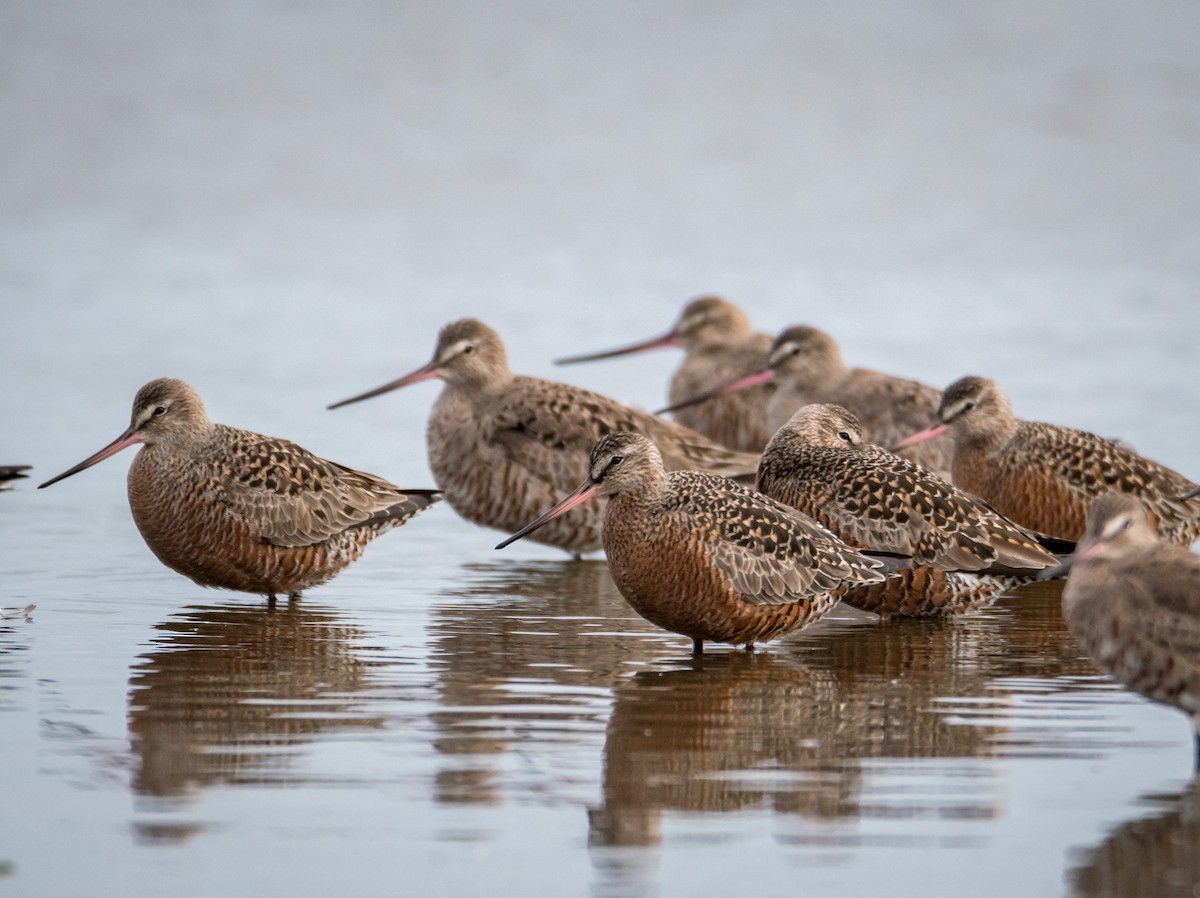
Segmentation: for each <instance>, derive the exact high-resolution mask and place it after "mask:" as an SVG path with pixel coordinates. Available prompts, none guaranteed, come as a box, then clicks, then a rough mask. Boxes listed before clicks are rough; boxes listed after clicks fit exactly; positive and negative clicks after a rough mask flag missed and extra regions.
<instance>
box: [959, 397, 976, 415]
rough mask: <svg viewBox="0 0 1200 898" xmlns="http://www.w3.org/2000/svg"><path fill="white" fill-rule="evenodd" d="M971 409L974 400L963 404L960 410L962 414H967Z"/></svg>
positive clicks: (973, 406) (973, 405)
mask: <svg viewBox="0 0 1200 898" xmlns="http://www.w3.org/2000/svg"><path fill="white" fill-rule="evenodd" d="M973 408H975V400H974V399H972V400H970V401H969V402H964V403H963V407H962V410H963V411H964V412H969V411H970V410H971V409H973Z"/></svg>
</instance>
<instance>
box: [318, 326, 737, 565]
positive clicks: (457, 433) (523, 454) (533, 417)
mask: <svg viewBox="0 0 1200 898" xmlns="http://www.w3.org/2000/svg"><path fill="white" fill-rule="evenodd" d="M435 377H437V378H441V380H442V382H443V384H444V386H443V387H442V392H441V394H440V395H439V396H438V398H437V401H436V402H435V403H434V406H433V411H432V412H431V413H430V416H429V424H428V427H427V429H426V435H425V436H426V445H427V448H428V451H429V466H430V468H432V469H433V476H434V480H436V481H437V485H438V486H439V487H440V488H441V489H443V490H445V493H446V500H447V501H448V502H449V503H450V505H451V506H452V507H453V508H454V510H455V511H457V512H458V513H459V514H460V515H462V516H463V517H464V518H466V519H467V520H469V521H473V522H474V523H476V524H482V525H483V526H485V527H494V528H496V529H498V530H504V531H507V532H510V533H511V532H512V531H513V530H516V529H517V528H518V527H520V526H521V525H522V524H524V523H525V522H526V521H528V520H529V519H530V518H532V517H533V516H534V515H536V514H538V513H539V512H540V511H542V509H544V508H546V507H547V506H549V505H551V504H553V502H554V501H555V500H556V499H557V497H558V496H561V495H562V494H563V493H565V492H567V491H568V490H570V489H571V488H572V487H573V486H574V485H575V482H576V479H577V478H578V477H579V472H580V471H582V470H583V469H584V468H585V467H586V465H587V460H588V453H589V451H590V450H591V447H592V445H593V444H594V443H595V442H596V440H598V439H600V437H602V436H604V434H606V433H610V432H612V431H614V430H629V431H635V432H638V433H644V434H647V435H648V436H651V437H653V438H654V440H655V442H657V443H658V445H659V447H660V448H661V451H662V454H663V458H664V460H665V462H666V464H667V466H668V467H669V468H672V469H676V468H686V469H693V468H694V469H700V470H707V471H712V472H714V473H719V474H730V475H735V476H737V475H741V476H746V477H753V475H754V469H755V467H756V466H757V464H758V456H757V455H750V454H747V453H740V452H734V451H733V450H731V449H727V448H725V447H724V446H718V445H717V444H716V443H713V442H712V441H711V440H708V439H706V438H705V437H703V436H701V435H700V434H698V433H696V432H695V431H694V430H689V429H688V428H686V427H684V426H683V425H681V424H676V423H674V422H673V421H667V420H666V419H664V418H658V417H655V416H654V415H651V414H648V413H646V412H641V411H638V410H636V409H631V408H628V407H627V406H624V405H622V404H620V403H619V402H617V401H615V400H613V399H609V398H608V397H606V396H601V395H599V394H598V393H593V392H591V391H590V390H584V389H580V388H579V387H573V386H570V385H568V384H561V383H555V382H553V381H548V380H539V379H536V378H532V377H523V376H521V375H517V374H513V373H512V371H511V370H510V369H509V367H508V356H507V355H506V354H505V351H504V344H503V343H502V342H501V340H500V337H499V335H498V334H497V333H496V332H495V331H494V330H492V329H491V328H490V327H488V326H487V325H486V324H483V323H482V322H479V321H476V320H475V319H473V318H464V319H462V320H460V321H454V322H451V323H450V324H447V325H446V326H445V327H443V328H442V330H441V333H440V334H439V335H438V341H437V347H436V348H435V350H434V353H433V359H432V360H430V362H429V363H428V364H426V365H423V366H421V367H420V368H418V369H417V370H415V371H413V372H411V373H410V374H406V375H405V376H404V377H401V378H400V379H399V380H394V381H392V382H390V383H387V384H384V385H383V386H381V387H378V388H376V389H374V390H370V391H368V392H366V393H363V394H361V395H359V396H354V397H352V398H350V399H345V400H343V401H341V402H337V403H334V404H333V405H331V406H329V407H330V408H338V407H339V406H343V405H348V404H349V403H351V402H358V401H359V400H362V399H367V398H370V397H372V396H378V395H380V394H381V393H386V392H388V391H389V390H395V389H397V388H399V387H405V386H408V385H409V384H414V383H417V382H419V381H423V380H430V379H432V378H435ZM600 517H601V516H600V510H599V509H596V508H588V509H584V510H583V511H582V512H580V513H579V514H577V515H572V516H571V517H569V518H564V519H563V520H561V521H556V522H554V523H552V524H550V525H549V526H547V527H545V528H544V529H543V530H541V531H540V532H539V533H538V535H537V536H536V537H535V539H536V540H537V541H538V542H542V543H545V544H546V545H550V546H556V547H557V548H560V549H563V550H565V551H567V552H570V553H572V554H573V555H576V556H578V555H580V554H582V553H584V552H591V551H593V550H595V549H598V548H600Z"/></svg>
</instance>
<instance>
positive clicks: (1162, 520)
mask: <svg viewBox="0 0 1200 898" xmlns="http://www.w3.org/2000/svg"><path fill="white" fill-rule="evenodd" d="M935 420H936V421H937V422H938V423H936V424H934V425H933V426H932V427H928V428H926V429H925V430H922V431H920V432H918V433H914V434H912V435H911V436H909V437H908V438H907V439H904V440H901V441H900V442H899V443H898V444H897V448H902V447H906V446H911V445H914V444H916V443H919V442H921V441H922V440H925V439H928V438H930V437H934V436H941V435H942V434H946V435H947V436H949V438H950V439H951V440H952V441H953V445H954V458H953V465H952V469H951V474H952V479H953V481H954V484H955V485H956V486H958V487H959V488H960V489H964V490H966V491H967V492H969V493H974V494H975V495H977V496H979V497H980V498H981V499H983V500H984V501H985V502H987V503H988V504H989V505H991V506H992V507H993V508H995V509H996V510H997V511H998V512H1000V513H1001V514H1002V515H1005V516H1006V517H1009V518H1011V519H1012V520H1014V521H1015V522H1017V523H1018V524H1020V525H1021V526H1023V527H1029V528H1030V529H1032V530H1037V531H1040V532H1042V533H1050V534H1053V535H1055V536H1061V537H1064V538H1066V539H1079V538H1080V537H1081V536H1082V535H1083V531H1084V526H1085V524H1086V521H1087V510H1088V507H1089V506H1090V505H1091V503H1092V502H1093V501H1094V500H1095V499H1096V498H1097V497H1098V496H1100V495H1102V494H1103V493H1105V492H1108V491H1109V490H1117V491H1119V492H1123V493H1129V494H1131V495H1133V496H1136V497H1137V498H1138V500H1139V501H1140V502H1141V503H1142V504H1143V505H1145V506H1146V508H1147V510H1148V511H1149V512H1150V513H1151V514H1152V515H1153V516H1154V518H1155V519H1156V521H1157V524H1158V532H1159V533H1160V534H1161V535H1162V537H1163V539H1166V540H1168V541H1170V542H1174V543H1179V544H1181V545H1191V544H1192V543H1193V542H1194V541H1195V540H1196V538H1197V536H1200V503H1189V502H1187V501H1186V500H1184V499H1181V498H1179V497H1180V496H1181V495H1183V494H1184V493H1188V492H1189V491H1191V490H1195V489H1197V486H1196V484H1194V483H1192V482H1191V481H1190V480H1188V479H1187V478H1186V477H1184V476H1183V475H1181V474H1177V473H1176V472H1175V471H1172V470H1171V469H1170V468H1167V467H1164V466H1163V465H1160V464H1158V463H1157V462H1153V461H1150V460H1149V459H1147V458H1143V457H1142V456H1141V455H1138V454H1137V453H1136V452H1133V451H1132V450H1131V449H1129V448H1128V447H1126V446H1123V445H1121V444H1120V443H1116V442H1113V441H1112V440H1108V439H1105V438H1104V437H1101V436H1097V435H1096V434H1094V433H1088V432H1087V431H1083V430H1074V429H1072V428H1069V427H1059V426H1057V425H1054V424H1044V423H1041V422H1035V421H1022V420H1019V419H1018V418H1016V417H1015V416H1014V415H1013V411H1012V405H1011V404H1010V403H1009V401H1008V397H1007V396H1006V395H1004V391H1003V390H1001V389H1000V387H999V385H998V384H996V383H995V382H994V381H991V380H987V379H986V378H982V377H974V376H969V377H963V378H961V379H959V380H956V381H955V382H954V383H952V384H951V385H950V386H948V387H947V388H946V392H945V393H944V394H943V396H942V402H941V405H940V406H939V407H938V410H937V416H936V419H935Z"/></svg>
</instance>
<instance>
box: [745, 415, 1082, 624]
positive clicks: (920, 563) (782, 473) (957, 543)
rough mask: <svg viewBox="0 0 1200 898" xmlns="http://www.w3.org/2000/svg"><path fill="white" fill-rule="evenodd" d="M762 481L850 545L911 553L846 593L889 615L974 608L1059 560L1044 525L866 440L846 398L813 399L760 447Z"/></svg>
mask: <svg viewBox="0 0 1200 898" xmlns="http://www.w3.org/2000/svg"><path fill="white" fill-rule="evenodd" d="M757 487H758V489H759V490H761V491H762V492H763V493H765V494H766V495H768V496H770V497H771V498H773V499H777V500H778V501H780V502H783V503H784V504H785V505H790V506H792V507H793V508H795V509H797V510H799V511H801V512H803V513H804V514H806V515H808V516H809V517H812V518H813V519H815V520H816V521H818V522H819V523H821V524H823V525H824V526H826V527H828V528H829V529H830V530H831V531H833V532H834V533H835V534H836V535H837V536H839V537H840V538H841V539H843V540H844V541H845V542H847V543H848V544H850V545H851V546H855V547H857V548H862V549H873V550H877V551H882V552H890V553H896V554H898V555H907V556H911V559H912V561H911V562H910V564H909V565H908V566H906V567H905V568H903V569H901V570H900V571H899V572H897V573H896V574H895V575H894V576H892V577H889V578H888V580H887V581H886V582H884V583H877V584H871V585H869V586H865V587H857V588H855V589H852V590H849V591H848V592H847V594H846V595H844V596H843V597H842V601H843V602H846V603H847V604H850V605H854V606H855V607H856V608H861V609H862V610H864V611H874V612H876V613H877V614H879V615H880V616H882V617H888V616H891V615H897V616H903V617H910V616H925V615H936V614H945V613H956V612H961V611H966V610H969V609H971V608H977V607H980V606H981V605H983V604H986V603H988V602H990V601H991V600H992V599H994V598H995V596H996V595H998V594H999V593H1000V592H1001V591H1003V590H1005V589H1009V588H1011V587H1013V586H1016V585H1017V584H1019V583H1021V582H1024V581H1027V580H1031V579H1033V578H1035V577H1036V576H1037V575H1039V574H1040V573H1041V572H1043V571H1046V570H1049V569H1052V568H1055V567H1057V566H1058V564H1059V563H1060V559H1059V558H1058V557H1057V556H1056V555H1055V554H1053V553H1052V552H1050V551H1049V550H1048V549H1047V548H1045V547H1044V546H1043V545H1042V543H1041V541H1040V540H1039V536H1038V535H1037V534H1032V533H1029V532H1028V531H1026V530H1024V529H1022V528H1020V527H1018V526H1016V525H1015V524H1013V523H1012V522H1011V521H1009V520H1008V519H1006V518H1004V517H1002V516H1001V515H999V514H997V513H996V512H995V511H993V510H992V509H991V508H989V507H988V506H987V505H986V504H985V503H984V502H982V501H980V500H979V499H977V498H976V497H974V496H971V495H968V494H967V493H964V492H962V491H961V490H958V489H956V488H955V487H953V486H952V485H950V484H949V483H947V482H946V481H945V480H943V479H942V478H940V477H938V476H937V475H936V474H934V473H932V472H930V471H927V470H925V469H924V468H922V467H921V466H920V465H918V464H916V463H915V462H912V461H909V460H908V459H906V458H901V457H899V456H898V455H894V454H892V453H891V452H888V451H887V450H886V449H883V448H882V447H880V446H875V445H872V444H871V443H868V442H866V441H865V440H864V438H863V431H862V426H861V425H860V424H859V421H858V419H857V418H856V417H855V416H854V415H853V414H851V413H850V412H849V411H847V410H846V409H844V408H842V407H841V406H837V405H820V404H817V405H808V406H805V407H804V408H802V409H800V410H799V411H798V412H796V413H795V414H794V415H792V417H791V419H790V420H789V421H788V422H787V423H786V424H785V425H783V427H781V428H780V429H779V430H778V431H777V432H776V433H775V436H773V437H771V442H769V443H768V444H767V448H766V450H765V451H764V452H763V455H762V460H761V461H760V462H759V467H758V481H757ZM1052 544H1053V543H1052ZM1056 548H1059V549H1060V551H1070V549H1071V548H1073V547H1072V546H1070V545H1069V544H1063V545H1059V546H1056Z"/></svg>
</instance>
